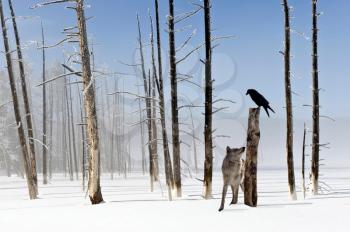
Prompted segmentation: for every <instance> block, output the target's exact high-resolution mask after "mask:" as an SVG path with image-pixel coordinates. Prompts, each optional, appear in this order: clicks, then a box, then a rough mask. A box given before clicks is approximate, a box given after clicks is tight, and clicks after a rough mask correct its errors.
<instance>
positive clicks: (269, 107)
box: [267, 106, 275, 114]
mask: <svg viewBox="0 0 350 232" xmlns="http://www.w3.org/2000/svg"><path fill="white" fill-rule="evenodd" d="M267 108H268V109H270V110H271V111H272V112H273V113H274V114H275V111H274V110H273V109H272V108H271V106H267Z"/></svg>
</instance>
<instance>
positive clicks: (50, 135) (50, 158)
mask: <svg viewBox="0 0 350 232" xmlns="http://www.w3.org/2000/svg"><path fill="white" fill-rule="evenodd" d="M49 96H50V97H49V105H50V111H49V117H50V118H49V122H50V129H49V130H50V134H49V144H50V149H49V160H48V169H49V178H50V179H51V178H52V153H53V152H52V151H53V141H52V134H53V109H54V103H53V98H54V96H53V86H52V83H51V84H50V95H49Z"/></svg>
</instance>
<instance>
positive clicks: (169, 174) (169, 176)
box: [155, 0, 174, 200]
mask: <svg viewBox="0 0 350 232" xmlns="http://www.w3.org/2000/svg"><path fill="white" fill-rule="evenodd" d="M155 11H156V28H157V51H158V80H159V81H158V82H159V113H160V122H161V126H162V138H163V152H164V169H165V178H166V184H167V187H168V197H169V200H172V193H171V189H172V188H173V187H174V177H173V169H172V165H171V158H170V152H169V144H168V134H167V130H166V121H165V103H164V88H163V67H162V51H161V40H160V26H159V12H158V0H155Z"/></svg>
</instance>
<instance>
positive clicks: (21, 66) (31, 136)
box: [8, 0, 38, 194]
mask: <svg viewBox="0 0 350 232" xmlns="http://www.w3.org/2000/svg"><path fill="white" fill-rule="evenodd" d="M8 3H9V7H10V12H11V18H12V24H13V31H14V34H15V39H16V50H17V56H18V65H19V72H20V77H21V86H22V94H23V101H24V110H25V118H26V122H27V131H28V143H29V151H30V153H29V158H30V165H31V172H32V174H31V175H32V176H33V178H34V182H35V186H34V187H35V191H36V193H37V194H38V179H37V172H36V159H35V146H34V129H33V123H32V114H31V112H30V104H29V96H28V91H27V84H26V77H25V72H24V64H23V56H22V48H21V41H20V37H19V33H18V28H17V23H16V16H15V11H14V9H13V7H12V0H8Z"/></svg>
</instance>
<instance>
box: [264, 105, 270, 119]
mask: <svg viewBox="0 0 350 232" xmlns="http://www.w3.org/2000/svg"><path fill="white" fill-rule="evenodd" d="M268 107H269V106H267V107H265V106H264V110H265V111H266V114H267V116H268V117H270V114H269V111H268V110H267V108H268Z"/></svg>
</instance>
